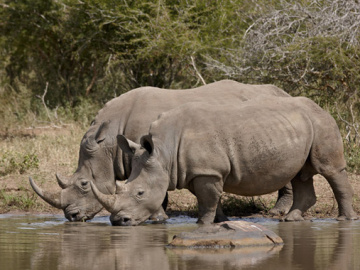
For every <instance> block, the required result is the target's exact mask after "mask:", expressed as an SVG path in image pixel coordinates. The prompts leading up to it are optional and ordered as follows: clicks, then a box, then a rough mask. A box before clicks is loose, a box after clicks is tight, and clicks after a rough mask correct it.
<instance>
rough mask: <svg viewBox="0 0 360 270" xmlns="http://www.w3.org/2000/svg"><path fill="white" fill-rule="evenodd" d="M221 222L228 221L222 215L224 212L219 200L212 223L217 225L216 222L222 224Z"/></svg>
mask: <svg viewBox="0 0 360 270" xmlns="http://www.w3.org/2000/svg"><path fill="white" fill-rule="evenodd" d="M223 221H229V219H228V218H227V216H226V215H225V214H224V212H223V210H222V205H221V200H219V203H218V205H217V207H216V214H215V219H214V222H215V223H218V222H223Z"/></svg>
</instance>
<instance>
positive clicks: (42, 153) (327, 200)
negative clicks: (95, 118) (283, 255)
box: [0, 125, 360, 218]
mask: <svg viewBox="0 0 360 270" xmlns="http://www.w3.org/2000/svg"><path fill="white" fill-rule="evenodd" d="M85 131H86V130H85V129H82V128H80V127H78V126H76V125H69V126H66V127H64V128H56V129H55V128H48V129H22V130H21V129H19V130H15V131H12V132H11V133H10V132H7V133H4V132H3V133H0V137H1V140H0V213H5V212H19V211H22V212H23V211H27V212H38V213H39V212H41V213H44V212H45V213H61V210H58V209H55V208H53V207H51V206H49V205H48V204H46V203H45V202H43V201H42V200H41V199H40V198H38V197H37V196H36V195H35V194H34V192H33V191H32V189H31V187H30V185H29V182H28V177H29V176H32V177H33V178H34V179H35V180H36V181H37V183H38V184H39V185H40V186H42V187H44V188H45V189H50V190H51V189H56V188H57V183H56V180H55V173H60V174H62V175H71V174H72V173H73V172H74V171H75V169H76V166H77V160H78V151H79V145H80V141H81V138H82V136H83V135H84V133H85ZM24 157H32V159H30V161H29V158H28V159H26V158H25V159H24ZM11 159H13V164H11V162H10V160H11ZM21 164H23V165H24V164H25V165H26V166H23V165H21ZM11 166H13V167H11ZM9 167H10V169H11V170H12V171H11V172H10V173H5V171H6V170H9ZM21 168H23V169H21ZM349 180H350V182H351V184H352V186H353V188H354V190H355V196H354V207H355V210H356V211H357V213H359V214H360V197H359V196H360V176H359V175H356V174H349ZM315 190H316V194H317V198H318V200H317V203H316V205H315V206H313V207H312V208H311V209H310V210H309V211H307V213H306V216H307V217H318V218H324V217H335V216H336V215H337V204H336V201H335V199H334V196H333V193H332V190H331V188H330V186H329V184H328V183H327V182H326V180H325V179H324V178H323V177H321V176H316V177H315ZM276 198H277V194H276V193H272V194H268V195H264V196H256V197H250V198H244V197H241V196H236V195H229V194H226V195H225V196H224V201H225V203H226V202H229V200H231V204H233V205H234V207H239V206H240V207H242V208H245V209H242V211H240V213H242V214H244V215H247V214H250V213H255V214H257V215H265V216H267V212H268V210H269V209H270V208H271V207H272V206H273V205H274V204H275V202H276ZM236 200H239V201H238V202H237V201H236ZM231 204H230V208H231ZM196 209H197V203H196V198H195V196H194V195H192V194H191V193H190V192H189V191H187V190H176V191H171V192H169V207H168V212H169V213H170V214H190V215H196ZM230 210H231V211H230V212H229V213H237V212H236V209H230ZM101 214H104V215H107V213H106V212H105V211H104V212H102V213H101Z"/></svg>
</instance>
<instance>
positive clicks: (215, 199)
mask: <svg viewBox="0 0 360 270" xmlns="http://www.w3.org/2000/svg"><path fill="white" fill-rule="evenodd" d="M220 183H221V181H219V179H217V178H215V177H206V176H201V177H197V178H195V179H194V180H193V181H192V188H191V191H192V192H193V193H194V194H195V196H196V198H197V201H198V207H199V213H198V215H199V217H198V221H197V223H199V224H211V223H213V222H214V220H215V215H216V210H217V208H218V205H219V202H220V197H221V193H222V191H223V189H222V185H221V184H220ZM220 209H221V206H220ZM221 212H222V210H221Z"/></svg>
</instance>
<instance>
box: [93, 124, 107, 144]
mask: <svg viewBox="0 0 360 270" xmlns="http://www.w3.org/2000/svg"><path fill="white" fill-rule="evenodd" d="M109 126H110V121H106V122H102V123H101V125H100V127H99V129H98V131H97V132H96V135H95V141H96V142H97V143H100V142H102V141H103V140H105V138H106V134H107V133H108V129H109Z"/></svg>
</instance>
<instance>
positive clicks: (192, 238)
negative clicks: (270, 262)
mask: <svg viewBox="0 0 360 270" xmlns="http://www.w3.org/2000/svg"><path fill="white" fill-rule="evenodd" d="M283 244H284V242H283V240H282V239H281V238H280V236H278V235H277V234H276V233H274V232H273V231H271V230H269V229H267V228H265V227H264V226H261V225H259V224H256V223H252V222H247V221H225V222H221V223H217V224H213V225H204V226H200V227H199V228H197V229H196V230H194V231H192V232H182V233H180V234H179V235H176V236H174V238H173V240H172V241H171V243H170V244H169V245H168V246H169V247H193V248H196V247H197V248H226V247H228V248H235V247H251V246H269V245H271V246H274V245H283Z"/></svg>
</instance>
